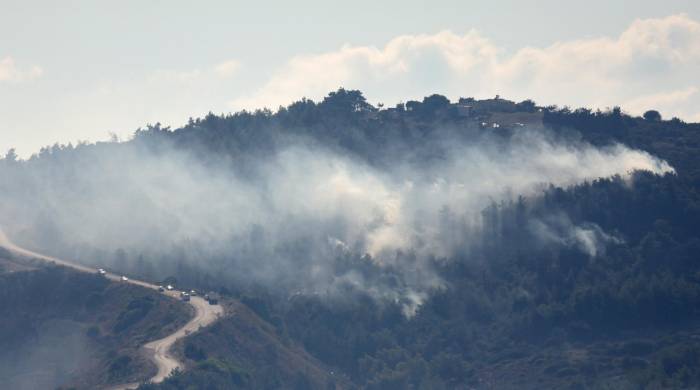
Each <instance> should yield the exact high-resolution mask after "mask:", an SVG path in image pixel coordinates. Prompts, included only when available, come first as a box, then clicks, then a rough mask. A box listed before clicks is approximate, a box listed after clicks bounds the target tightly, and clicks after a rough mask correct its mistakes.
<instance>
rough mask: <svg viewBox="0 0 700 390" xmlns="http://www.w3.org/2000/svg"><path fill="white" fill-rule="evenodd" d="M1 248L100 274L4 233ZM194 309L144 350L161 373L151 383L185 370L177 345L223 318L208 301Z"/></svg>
mask: <svg viewBox="0 0 700 390" xmlns="http://www.w3.org/2000/svg"><path fill="white" fill-rule="evenodd" d="M0 247H5V249H7V250H9V251H11V252H14V253H17V254H19V255H22V256H27V257H32V258H36V259H41V260H45V261H48V262H53V263H55V264H58V265H62V266H65V267H68V268H72V269H75V270H77V271H80V272H87V273H96V272H97V269H95V268H91V267H86V266H84V265H80V264H75V263H72V262H70V261H66V260H62V259H58V258H56V257H52V256H46V255H43V254H41V253H36V252H33V251H30V250H27V249H24V248H22V247H19V246H17V245H15V243H13V242H12V241H10V239H9V238H8V237H7V236H6V235H5V234H4V233H3V232H2V230H0ZM105 277H106V278H107V279H110V280H112V281H115V282H122V281H121V276H120V275H116V274H113V273H110V272H108V273H107V274H106V275H105ZM126 283H131V284H134V285H137V286H141V287H145V288H150V289H152V290H158V286H156V285H155V284H151V283H147V282H143V281H140V280H134V279H129V280H127V281H126ZM164 294H165V295H168V296H170V297H172V298H174V299H178V298H179V292H178V291H166V292H164ZM189 303H190V305H192V307H194V309H195V315H194V317H193V318H192V319H191V320H190V321H189V322H188V323H187V324H185V325H184V326H183V327H182V328H180V329H178V330H177V331H176V332H175V333H173V334H170V335H168V336H166V337H164V338H162V339H160V340H155V341H151V342H149V343H147V344H145V345H144V346H143V349H144V350H145V351H146V353H147V354H148V356H149V358H150V359H151V361H153V363H155V365H156V367H158V373H157V374H156V375H155V376H154V377H152V378H150V379H149V381H150V382H151V383H159V382H162V381H163V380H164V379H165V378H167V377H168V375H170V373H171V372H172V371H173V370H174V369H176V368H179V369H182V368H183V367H184V366H183V364H182V362H179V361H178V360H177V359H176V358H175V357H173V356H172V355H171V354H170V347H172V345H173V344H175V342H176V341H177V340H179V339H181V338H183V337H185V336H187V335H188V334H190V333H192V332H195V331H197V330H199V329H200V328H202V327H205V326H207V325H209V324H211V323H212V322H214V321H216V320H217V319H218V318H219V317H220V316H222V315H223V313H224V309H223V307H221V305H210V304H209V303H208V302H207V301H205V300H204V299H202V298H201V297H198V296H195V297H191V298H190V301H189ZM139 385H140V383H128V384H123V385H117V386H113V387H110V388H109V389H110V390H127V389H135V388H137V387H138V386H139Z"/></svg>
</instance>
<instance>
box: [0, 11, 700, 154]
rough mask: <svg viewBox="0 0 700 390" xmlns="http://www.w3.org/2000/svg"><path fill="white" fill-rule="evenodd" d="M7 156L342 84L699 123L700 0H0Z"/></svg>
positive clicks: (0, 103) (371, 91)
mask: <svg viewBox="0 0 700 390" xmlns="http://www.w3.org/2000/svg"><path fill="white" fill-rule="evenodd" d="M0 9H1V12H0V155H1V154H3V153H4V152H5V151H6V150H8V149H10V148H16V149H17V152H18V153H19V155H20V156H23V157H28V156H30V155H31V154H32V153H35V152H37V151H38V150H39V149H40V148H41V147H42V146H46V145H51V144H54V143H68V142H72V143H76V142H77V141H99V140H105V139H109V138H110V137H111V136H112V135H115V136H117V137H119V138H121V139H128V138H129V136H130V135H131V134H133V132H134V130H136V129H137V128H139V127H142V126H145V125H146V124H148V123H156V122H161V123H163V124H164V125H170V126H173V127H178V126H180V125H182V124H184V123H186V121H187V119H188V118H189V117H199V116H202V115H205V114H206V113H207V112H210V111H211V112H214V113H228V112H234V111H237V110H241V109H255V108H262V107H270V108H272V109H276V108H277V107H279V105H286V104H288V103H290V102H292V101H294V100H298V99H299V98H301V97H308V98H312V99H319V98H322V97H323V96H324V95H326V94H327V93H328V92H329V91H331V90H335V89H337V88H338V87H341V86H342V87H345V88H355V89H361V90H362V91H363V92H364V93H365V96H366V97H367V98H368V100H369V101H370V102H372V103H375V104H376V103H379V102H381V103H384V104H386V105H393V104H396V103H398V102H400V101H406V100H409V99H419V98H421V97H423V96H425V95H429V94H432V93H441V94H444V95H445V96H447V97H449V98H450V99H456V98H458V97H460V96H464V97H466V96H473V97H477V98H486V97H493V96H495V95H496V94H499V95H501V96H502V97H504V98H507V99H511V100H517V101H519V100H524V99H528V98H531V99H533V100H535V101H536V102H537V103H539V104H543V105H549V104H557V105H560V106H562V105H569V106H572V107H579V106H587V107H593V108H606V107H612V106H616V105H619V106H621V107H622V108H623V110H625V111H626V112H629V113H630V114H634V115H637V114H641V113H643V112H644V111H645V110H647V109H651V108H653V109H658V110H659V111H660V112H661V113H662V115H663V116H664V117H666V118H670V117H673V116H677V117H680V118H681V119H684V120H686V121H689V122H700V71H699V70H700V2H698V1H677V0H667V1H664V2H659V1H651V0H640V1H637V2H634V4H630V2H629V1H610V0H608V1H599V0H593V1H586V2H582V1H577V2H569V3H565V2H562V1H548V0H545V1H532V2H522V1H508V0H503V1H489V2H486V1H464V0H462V1H389V0H386V1H382V2H376V1H364V0H356V1H353V2H342V3H341V2H329V1H303V0H300V1H296V2H282V1H280V2H271V1H259V2H243V1H200V2H192V1H176V0H172V1H131V0H124V1H119V2H107V1H61V2H54V1H32V0H25V1H8V0H0Z"/></svg>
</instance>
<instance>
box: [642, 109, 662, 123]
mask: <svg viewBox="0 0 700 390" xmlns="http://www.w3.org/2000/svg"><path fill="white" fill-rule="evenodd" d="M644 119H646V120H648V121H651V122H658V121H660V120H661V114H660V113H659V112H658V111H656V110H649V111H647V112H645V113H644Z"/></svg>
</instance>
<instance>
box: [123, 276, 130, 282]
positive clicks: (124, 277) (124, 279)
mask: <svg viewBox="0 0 700 390" xmlns="http://www.w3.org/2000/svg"><path fill="white" fill-rule="evenodd" d="M128 280H129V278H127V277H126V276H122V277H121V281H122V282H126V281H128Z"/></svg>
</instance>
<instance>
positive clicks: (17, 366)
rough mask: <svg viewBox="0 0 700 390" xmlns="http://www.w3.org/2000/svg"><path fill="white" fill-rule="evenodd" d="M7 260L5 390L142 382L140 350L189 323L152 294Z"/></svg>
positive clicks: (145, 368)
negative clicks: (14, 266) (147, 343)
mask: <svg viewBox="0 0 700 390" xmlns="http://www.w3.org/2000/svg"><path fill="white" fill-rule="evenodd" d="M7 257H8V256H7V254H5V255H3V264H5V265H6V266H4V267H3V269H4V271H5V272H4V273H2V274H0V300H1V301H2V302H3V304H2V305H0V382H1V383H2V387H3V388H12V389H40V388H56V387H62V388H76V389H94V388H101V387H103V386H106V385H109V384H119V383H126V382H129V381H134V380H140V379H141V378H144V377H148V376H150V375H152V374H154V373H155V366H154V365H153V364H152V363H151V362H150V361H148V359H146V358H145V357H144V356H142V355H141V353H140V351H139V347H140V346H141V345H142V344H143V343H145V342H146V341H149V340H153V339H157V338H160V337H163V336H165V335H167V334H169V333H172V332H173V331H174V330H176V329H177V328H178V327H180V326H182V325H183V324H184V323H185V322H187V320H188V319H189V317H190V310H189V308H188V307H187V306H185V305H183V304H181V303H180V302H177V301H175V300H172V299H167V298H165V297H163V296H161V295H159V294H157V293H156V292H152V291H149V290H146V289H143V288H139V287H134V286H131V285H121V284H117V283H113V282H109V281H107V280H105V279H103V278H100V277H99V276H97V275H88V274H83V273H79V272H75V271H71V270H68V269H66V268H63V267H45V266H43V265H41V264H40V263H37V264H35V265H34V266H33V267H32V266H27V265H26V264H27V260H18V259H16V258H14V259H12V258H11V259H8V258H7ZM7 264H13V265H18V266H17V267H22V268H21V269H17V268H11V267H9V266H7ZM31 268H33V269H31Z"/></svg>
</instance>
